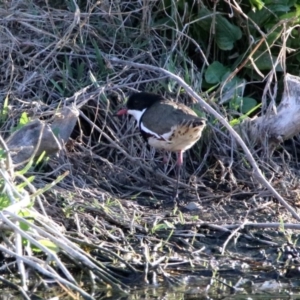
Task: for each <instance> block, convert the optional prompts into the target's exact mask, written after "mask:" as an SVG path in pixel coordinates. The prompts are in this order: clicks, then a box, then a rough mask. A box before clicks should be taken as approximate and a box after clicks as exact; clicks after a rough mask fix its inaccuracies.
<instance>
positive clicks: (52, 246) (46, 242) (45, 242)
mask: <svg viewBox="0 0 300 300" xmlns="http://www.w3.org/2000/svg"><path fill="white" fill-rule="evenodd" d="M38 242H39V243H40V244H41V245H43V246H44V247H47V248H48V249H49V250H50V251H51V252H53V253H58V252H59V250H60V249H59V247H58V246H57V245H55V244H54V243H53V242H51V241H49V240H39V241H38ZM32 249H33V250H34V252H37V253H40V252H42V250H41V249H40V248H38V247H36V246H35V245H32Z"/></svg>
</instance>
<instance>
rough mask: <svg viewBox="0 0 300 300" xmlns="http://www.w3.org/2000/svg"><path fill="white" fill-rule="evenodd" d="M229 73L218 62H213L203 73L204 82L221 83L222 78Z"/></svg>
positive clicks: (227, 69)
mask: <svg viewBox="0 0 300 300" xmlns="http://www.w3.org/2000/svg"><path fill="white" fill-rule="evenodd" d="M229 71H230V69H229V68H227V67H225V66H224V65H223V64H221V63H220V62H218V61H214V62H213V63H212V64H210V65H209V66H208V68H207V70H206V71H205V80H206V82H208V83H211V84H215V83H220V82H221V81H222V77H223V76H224V75H225V74H226V73H227V72H229Z"/></svg>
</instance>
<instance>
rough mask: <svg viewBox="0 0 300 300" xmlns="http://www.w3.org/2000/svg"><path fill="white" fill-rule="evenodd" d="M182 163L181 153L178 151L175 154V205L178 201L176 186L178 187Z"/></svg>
mask: <svg viewBox="0 0 300 300" xmlns="http://www.w3.org/2000/svg"><path fill="white" fill-rule="evenodd" d="M182 163H183V151H178V152H177V180H176V186H175V190H174V201H176V202H177V203H178V202H179V201H178V186H179V178H180V171H181V166H182Z"/></svg>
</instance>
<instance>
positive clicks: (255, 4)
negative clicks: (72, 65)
mask: <svg viewBox="0 0 300 300" xmlns="http://www.w3.org/2000/svg"><path fill="white" fill-rule="evenodd" d="M249 2H250V4H251V9H252V10H253V11H256V9H258V10H261V9H262V8H263V7H264V5H265V3H264V2H262V1H261V0H249Z"/></svg>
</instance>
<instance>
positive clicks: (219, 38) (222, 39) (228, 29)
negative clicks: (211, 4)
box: [199, 7, 242, 50]
mask: <svg viewBox="0 0 300 300" xmlns="http://www.w3.org/2000/svg"><path fill="white" fill-rule="evenodd" d="M213 15H214V12H212V11H210V10H209V9H207V8H206V7H202V8H201V10H200V11H199V17H200V18H201V21H199V26H200V27H201V28H203V29H204V30H206V31H209V32H210V30H211V26H212V25H213V24H212V22H215V24H214V25H215V28H216V35H215V38H216V43H217V45H218V46H219V48H220V49H222V50H231V49H232V48H233V46H234V42H236V41H237V40H239V39H240V38H241V37H242V31H241V29H240V28H239V27H237V26H235V25H234V24H232V23H230V22H229V21H228V20H227V19H226V18H225V17H223V16H221V15H215V17H214V18H213Z"/></svg>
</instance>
